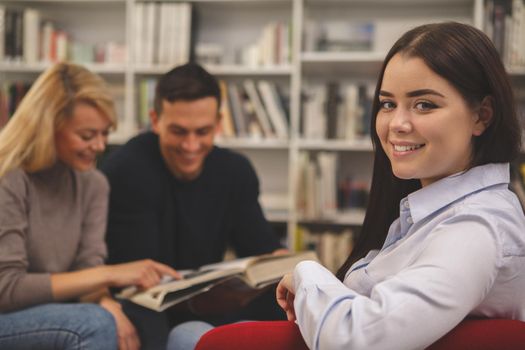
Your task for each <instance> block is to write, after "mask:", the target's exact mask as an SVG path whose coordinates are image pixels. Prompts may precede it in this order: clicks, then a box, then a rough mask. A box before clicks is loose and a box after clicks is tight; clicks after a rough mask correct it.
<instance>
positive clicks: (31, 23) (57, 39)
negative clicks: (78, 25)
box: [0, 5, 126, 64]
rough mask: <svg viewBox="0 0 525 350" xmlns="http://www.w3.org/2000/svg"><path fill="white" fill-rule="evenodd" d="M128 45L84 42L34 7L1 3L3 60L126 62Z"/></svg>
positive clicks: (0, 55)
mask: <svg viewBox="0 0 525 350" xmlns="http://www.w3.org/2000/svg"><path fill="white" fill-rule="evenodd" d="M125 56H126V48H125V46H124V45H122V44H119V43H116V42H105V43H100V44H97V45H90V44H85V43H80V42H77V41H75V40H73V39H72V37H71V36H70V35H69V34H68V33H67V32H66V31H64V30H62V29H60V28H57V27H56V26H55V24H54V23H53V22H52V21H48V20H44V19H42V16H41V14H40V12H39V11H38V10H36V9H33V8H18V7H6V6H3V5H0V61H10V62H24V63H29V64H31V63H37V62H57V61H64V60H72V61H75V62H81V63H91V62H97V63H102V62H107V63H123V62H124V61H125Z"/></svg>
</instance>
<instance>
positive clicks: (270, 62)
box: [239, 22, 292, 67]
mask: <svg viewBox="0 0 525 350" xmlns="http://www.w3.org/2000/svg"><path fill="white" fill-rule="evenodd" d="M290 35H291V30H290V25H289V24H287V23H282V22H271V23H268V24H267V25H265V26H264V28H263V30H262V33H261V35H260V37H259V38H258V39H257V40H255V42H254V43H253V44H252V45H248V46H247V47H245V48H242V50H241V62H239V63H240V64H242V65H245V66H249V67H258V66H277V65H286V64H289V63H290V62H291V60H292V57H291V54H292V48H291V42H292V40H291V38H290Z"/></svg>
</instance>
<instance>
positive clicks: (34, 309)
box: [0, 63, 177, 350]
mask: <svg viewBox="0 0 525 350" xmlns="http://www.w3.org/2000/svg"><path fill="white" fill-rule="evenodd" d="M115 123H116V120H115V113H114V108H113V102H112V99H111V96H110V94H109V93H108V92H107V89H106V86H105V84H104V82H103V81H102V79H100V78H99V77H98V76H96V75H95V74H93V73H91V72H89V71H88V70H86V69H85V68H82V67H80V66H77V65H73V64H67V63H60V64H56V65H54V66H53V67H51V68H50V69H48V70H47V71H46V72H44V73H43V74H42V75H41V76H40V77H39V78H38V79H37V80H36V82H35V83H34V84H33V86H32V88H31V89H30V90H29V92H28V93H27V95H26V96H25V98H24V99H23V101H22V102H21V104H20V106H19V107H18V109H17V111H16V113H15V115H14V116H13V117H12V118H11V120H10V121H9V123H8V124H7V125H6V126H5V128H4V129H3V130H2V131H1V132H0V312H1V314H0V348H2V349H5V348H8V349H28V348H30V349H32V348H38V349H78V348H82V349H97V350H101V349H115V348H117V347H119V348H120V349H138V348H139V347H140V343H139V339H138V336H137V334H136V331H135V328H134V327H133V325H132V324H131V322H130V321H129V320H128V319H127V317H126V316H125V315H124V314H123V312H122V310H121V308H120V305H119V304H118V303H117V302H116V301H114V300H112V299H111V297H110V295H109V293H108V287H113V286H115V287H117V286H126V285H137V286H139V287H140V288H147V287H150V286H152V285H155V284H157V283H158V282H159V280H160V278H161V277H162V275H164V274H167V275H171V276H174V277H177V273H176V272H175V270H173V269H171V268H170V267H168V266H165V265H162V264H160V263H157V262H154V261H150V260H144V261H138V262H131V263H127V264H119V265H111V266H109V265H103V264H104V259H105V257H106V247H105V245H104V233H105V225H106V217H107V205H108V193H109V186H108V183H107V181H106V179H105V178H104V176H103V175H102V174H101V173H99V172H98V171H97V170H96V169H94V165H95V160H96V156H97V154H99V153H100V152H102V151H103V150H104V148H105V144H106V140H107V135H108V133H109V131H110V129H111V128H113V127H115ZM117 334H118V336H117Z"/></svg>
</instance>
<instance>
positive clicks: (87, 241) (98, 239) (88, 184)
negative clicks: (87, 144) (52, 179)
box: [72, 171, 109, 270]
mask: <svg viewBox="0 0 525 350" xmlns="http://www.w3.org/2000/svg"><path fill="white" fill-rule="evenodd" d="M80 176H85V177H86V181H85V188H84V191H85V192H84V193H85V198H83V207H84V208H83V209H84V212H83V217H82V232H81V239H80V245H79V247H78V253H77V255H76V257H75V262H74V264H73V266H72V269H73V270H80V269H85V268H88V267H93V266H97V265H102V264H103V263H104V260H105V259H106V256H107V249H106V243H105V242H104V235H105V233H106V221H107V215H108V199H109V185H108V182H107V180H106V178H105V177H104V175H102V174H101V173H100V172H99V171H92V172H89V173H83V174H80Z"/></svg>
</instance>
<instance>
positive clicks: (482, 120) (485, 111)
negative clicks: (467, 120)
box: [472, 96, 494, 136]
mask: <svg viewBox="0 0 525 350" xmlns="http://www.w3.org/2000/svg"><path fill="white" fill-rule="evenodd" d="M493 115H494V107H493V98H492V96H485V97H484V98H483V100H482V101H481V104H480V106H479V107H478V109H477V111H476V116H477V120H476V121H475V124H474V130H473V132H472V134H473V135H474V136H480V135H481V134H483V132H484V131H485V130H486V129H487V128H488V127H489V125H490V123H491V122H492V117H493Z"/></svg>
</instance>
